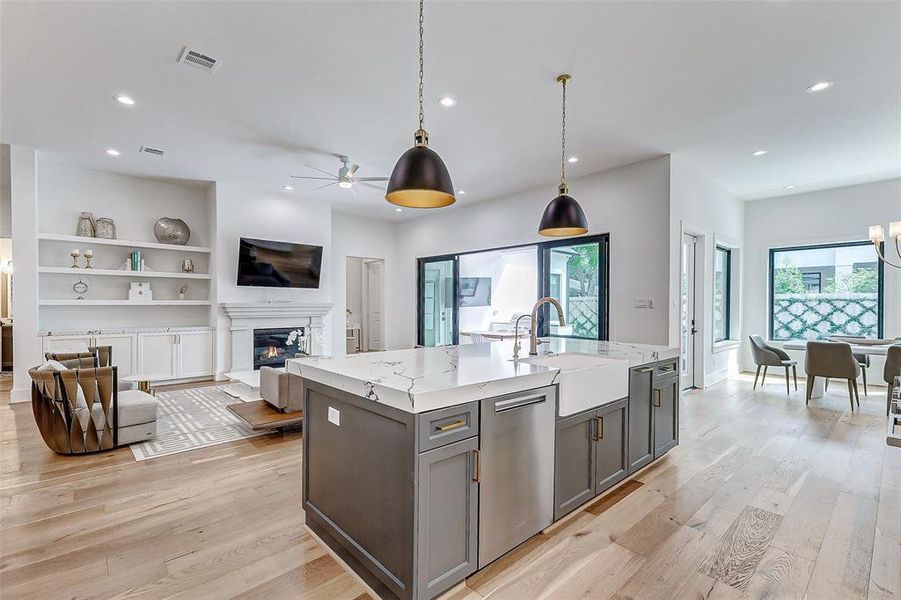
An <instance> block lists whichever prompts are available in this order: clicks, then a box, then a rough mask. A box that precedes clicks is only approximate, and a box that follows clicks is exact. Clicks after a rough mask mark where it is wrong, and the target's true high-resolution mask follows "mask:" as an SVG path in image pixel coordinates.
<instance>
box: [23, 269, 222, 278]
mask: <svg viewBox="0 0 901 600" xmlns="http://www.w3.org/2000/svg"><path fill="white" fill-rule="evenodd" d="M38 273H54V274H57V275H78V276H79V277H84V276H90V275H101V276H104V277H132V278H135V277H138V278H140V277H154V278H157V279H209V278H210V275H209V274H207V273H175V272H168V273H167V272H165V271H124V270H120V269H84V268H81V269H73V268H71V267H38Z"/></svg>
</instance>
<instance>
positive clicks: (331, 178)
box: [291, 175, 338, 181]
mask: <svg viewBox="0 0 901 600" xmlns="http://www.w3.org/2000/svg"><path fill="white" fill-rule="evenodd" d="M291 179H320V180H323V181H338V180H337V179H335V178H334V177H308V176H306V175H291Z"/></svg>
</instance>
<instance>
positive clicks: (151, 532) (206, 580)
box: [0, 377, 901, 600]
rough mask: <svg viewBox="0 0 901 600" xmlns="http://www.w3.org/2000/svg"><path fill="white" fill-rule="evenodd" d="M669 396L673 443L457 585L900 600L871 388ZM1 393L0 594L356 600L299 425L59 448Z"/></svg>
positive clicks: (894, 503) (771, 387)
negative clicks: (816, 394) (133, 448)
mask: <svg viewBox="0 0 901 600" xmlns="http://www.w3.org/2000/svg"><path fill="white" fill-rule="evenodd" d="M872 391H873V393H872V394H871V395H870V396H868V397H866V398H862V399H861V410H860V411H859V412H855V413H854V414H852V413H851V412H850V411H849V410H848V409H849V407H848V401H847V390H845V389H844V388H843V387H842V386H840V385H838V384H834V385H831V386H830V390H829V393H828V394H827V396H826V397H825V398H822V399H819V400H812V401H811V405H810V407H809V408H806V407H805V406H804V389H803V387H802V388H801V390H800V391H799V392H792V394H791V396H788V397H787V396H786V395H785V390H784V388H783V387H782V386H781V382H778V381H773V382H771V383H769V384H768V385H767V386H766V387H765V389H764V390H762V391H761V390H758V391H757V392H753V391H752V390H751V381H750V378H748V377H742V378H740V379H735V380H730V381H728V382H725V383H723V384H719V385H717V386H714V387H712V388H709V389H708V390H705V391H703V392H691V393H687V394H685V395H684V396H683V401H682V413H681V427H682V432H681V445H680V446H679V447H677V448H675V449H674V450H672V451H671V452H670V453H669V455H667V456H666V457H665V458H664V459H662V460H661V461H659V462H657V463H655V464H653V465H651V466H649V467H648V468H647V469H645V470H644V471H642V472H640V473H639V474H637V476H636V477H634V478H633V479H632V480H631V481H629V482H628V483H626V484H625V485H622V486H620V487H619V488H618V489H617V490H615V491H613V492H612V493H610V494H608V495H606V496H604V497H602V498H600V499H598V500H596V501H595V502H594V503H592V504H591V505H589V506H588V507H586V508H585V509H584V510H582V511H580V512H579V513H578V514H577V515H575V516H574V517H573V518H572V519H571V520H570V521H568V522H566V523H564V524H563V525H561V526H559V527H557V528H555V529H554V530H553V531H551V532H549V533H548V534H545V535H539V536H536V537H535V538H533V539H532V540H530V541H528V542H526V543H525V544H523V545H522V546H520V547H519V548H517V549H515V550H514V551H512V552H511V553H509V554H507V555H506V556H504V557H502V558H501V559H499V560H498V561H496V562H495V563H493V564H492V565H489V566H488V568H486V569H484V570H482V571H481V572H479V573H477V574H476V575H474V576H473V577H471V578H470V579H469V580H468V581H467V582H466V585H465V586H464V587H462V588H459V589H457V590H454V591H452V592H451V593H449V594H448V595H447V596H446V597H447V598H448V599H449V600H479V599H480V598H491V599H503V598H515V599H517V600H523V599H533V598H580V597H590V598H611V597H615V598H649V599H650V598H653V599H660V598H743V599H747V598H802V597H805V595H806V597H807V598H811V599H824V598H867V597H869V598H880V599H882V598H894V599H895V600H897V599H898V598H901V518H899V515H901V450H899V449H894V448H888V447H887V446H886V445H885V440H884V437H883V436H884V423H885V421H884V416H883V414H884V413H883V411H884V410H885V403H884V402H885V401H884V393H885V392H884V389H883V388H876V387H874V389H873V390H872ZM4 395H8V393H4V392H2V391H0V449H2V455H0V596H2V598H4V599H6V598H76V597H77V598H191V599H197V598H217V599H220V598H231V597H240V598H247V599H250V598H266V599H274V598H347V599H356V598H366V597H367V595H366V592H365V590H364V588H363V587H362V586H361V585H360V584H359V583H358V582H357V580H356V579H355V578H354V577H353V576H352V575H350V574H349V573H347V572H345V571H344V569H343V568H342V567H341V566H340V565H339V564H338V563H336V562H335V561H334V560H333V559H332V558H331V556H330V555H329V554H328V553H327V552H326V551H325V550H324V549H323V548H322V547H320V546H319V545H318V544H317V543H316V541H315V540H313V539H312V538H311V537H310V536H309V535H308V534H307V533H306V532H305V530H304V528H303V513H302V511H301V508H300V485H301V484H300V472H301V434H300V433H297V432H295V433H288V434H272V435H267V436H262V437H257V438H252V439H249V440H242V441H240V442H233V443H230V444H223V445H219V446H212V447H209V448H204V449H200V450H195V451H192V452H185V453H181V454H175V455H171V456H166V457H162V458H158V459H153V460H147V461H142V462H139V463H136V462H134V459H133V458H132V454H131V452H130V451H129V450H128V449H127V448H123V449H119V450H116V451H114V452H110V453H106V454H100V455H94V456H84V457H60V456H56V455H54V454H52V453H51V452H50V451H49V450H47V449H46V448H45V447H44V445H43V443H42V442H41V440H40V437H39V436H38V434H37V430H36V428H35V426H34V423H33V421H32V416H31V407H30V405H28V404H15V405H7V403H6V399H5V398H4V397H3V396H4Z"/></svg>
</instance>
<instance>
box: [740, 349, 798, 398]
mask: <svg viewBox="0 0 901 600" xmlns="http://www.w3.org/2000/svg"><path fill="white" fill-rule="evenodd" d="M750 339H751V356H752V357H753V358H754V363H755V364H756V365H757V373H756V374H755V375H754V388H753V389H755V390H756V389H757V377H758V376H759V375H760V368H761V367H763V379H761V380H760V387H761V388H762V387H763V384H764V382H765V381H766V370H767V367H784V368H785V393H786V394H790V393H791V389H790V388H789V385H788V369H789V368H791V370H792V374H793V376H794V380H795V391H797V390H798V362H797V361H794V360H792V359H791V357H790V356H789V355H788V353H786V352H785V350H783V349H782V348H776V347H775V346H770V345H769V344H767V343H766V342H765V341H763V338H762V337H760V336H759V335H752V336H750Z"/></svg>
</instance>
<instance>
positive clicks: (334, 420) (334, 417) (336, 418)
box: [328, 406, 341, 427]
mask: <svg viewBox="0 0 901 600" xmlns="http://www.w3.org/2000/svg"><path fill="white" fill-rule="evenodd" d="M328 422H329V423H331V424H333V425H337V426H338V427H341V411H340V410H338V409H337V408H332V407H331V406H329V407H328Z"/></svg>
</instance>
